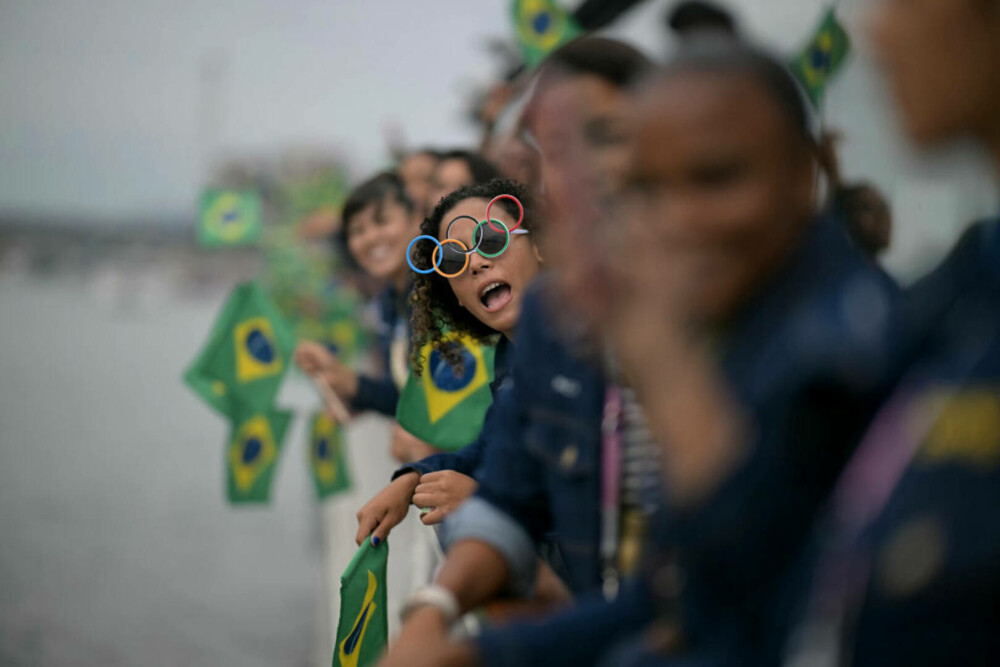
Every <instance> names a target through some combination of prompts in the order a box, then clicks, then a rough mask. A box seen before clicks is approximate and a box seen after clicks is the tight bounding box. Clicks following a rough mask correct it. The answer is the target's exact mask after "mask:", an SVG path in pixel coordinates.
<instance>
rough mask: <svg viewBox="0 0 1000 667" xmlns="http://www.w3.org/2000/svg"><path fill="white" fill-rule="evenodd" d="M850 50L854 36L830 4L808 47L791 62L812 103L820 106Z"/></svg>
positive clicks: (793, 71)
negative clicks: (849, 33)
mask: <svg viewBox="0 0 1000 667" xmlns="http://www.w3.org/2000/svg"><path fill="white" fill-rule="evenodd" d="M850 50H851V38H850V37H849V36H848V34H847V31H846V30H844V26H842V25H841V24H840V21H838V20H837V14H836V12H835V11H834V9H833V8H832V7H831V8H830V9H828V10H827V12H826V14H824V15H823V20H822V21H821V22H820V24H819V27H818V28H817V29H816V32H815V34H814V35H813V37H812V39H811V40H810V41H809V44H808V46H806V48H805V49H803V51H802V52H801V53H800V54H799V55H798V56H797V57H796V58H795V59H794V60H793V61H792V63H791V69H792V73H793V74H795V76H796V78H798V80H799V81H800V82H801V83H802V85H803V86H804V87H805V89H806V92H807V93H808V95H809V99H810V100H812V103H813V105H815V106H819V103H820V102H821V101H822V99H823V94H824V93H825V92H826V86H827V84H828V83H829V82H830V80H831V79H833V77H834V75H836V74H837V72H838V71H840V68H841V67H842V66H843V64H844V61H845V60H846V59H847V54H848V52H849V51H850Z"/></svg>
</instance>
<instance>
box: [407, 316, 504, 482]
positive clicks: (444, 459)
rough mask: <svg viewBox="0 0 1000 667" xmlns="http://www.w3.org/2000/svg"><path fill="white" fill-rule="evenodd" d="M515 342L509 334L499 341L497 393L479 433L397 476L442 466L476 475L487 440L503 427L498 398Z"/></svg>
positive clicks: (495, 374)
mask: <svg viewBox="0 0 1000 667" xmlns="http://www.w3.org/2000/svg"><path fill="white" fill-rule="evenodd" d="M512 347H513V346H512V345H511V344H510V343H509V342H508V341H507V338H506V336H501V337H500V340H499V341H498V342H497V345H496V354H495V355H494V357H493V382H491V383H490V393H491V394H492V395H493V405H490V407H489V409H487V410H486V416H485V417H483V428H482V430H481V431H480V432H479V437H478V438H476V439H475V440H473V441H472V442H470V443H469V444H468V445H466V446H465V447H462V448H461V449H459V450H456V451H454V452H439V453H437V454H432V455H431V456H428V457H426V458H424V459H421V460H420V461H417V462H415V463H408V464H407V465H405V466H403V467H401V468H400V469H399V470H397V471H396V472H394V473H393V475H392V478H393V479H396V478H397V477H399V476H400V475H403V474H405V473H408V472H410V471H416V472H418V473H420V474H421V475H426V474H427V473H429V472H437V471H439V470H454V471H455V472H460V473H462V474H463V475H468V476H469V477H475V473H476V469H477V468H479V464H480V463H481V462H482V460H483V452H485V451H486V447H487V444H488V442H489V440H490V438H491V437H492V434H494V433H496V432H497V431H498V429H499V425H498V424H497V423H496V409H495V407H496V400H497V393H498V392H500V391H504V390H505V389H506V385H507V384H508V383H507V376H508V375H509V374H510V359H511V356H512V355H513V349H512Z"/></svg>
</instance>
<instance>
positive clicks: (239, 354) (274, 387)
mask: <svg viewBox="0 0 1000 667" xmlns="http://www.w3.org/2000/svg"><path fill="white" fill-rule="evenodd" d="M294 349H295V336H294V334H293V333H292V331H291V329H290V328H289V326H288V324H287V323H286V322H285V320H284V318H283V317H282V316H281V315H280V314H279V313H278V310H277V308H276V307H275V306H274V304H273V303H272V302H271V299H270V298H268V296H267V294H266V293H265V292H264V290H263V289H262V288H261V287H260V285H258V284H257V283H256V282H254V281H251V282H248V283H243V284H241V285H237V286H236V288H235V289H234V290H233V291H232V293H231V294H230V295H229V299H227V301H226V304H225V305H224V306H223V308H222V312H221V313H220V314H219V316H218V318H217V319H216V321H215V325H214V326H213V328H212V333H211V334H210V335H209V338H208V341H207V342H206V344H205V346H204V347H203V348H202V351H201V353H200V354H199V355H198V358H197V359H195V361H194V362H193V363H192V364H191V366H190V367H188V369H187V371H186V372H185V373H184V381H185V382H186V383H187V384H188V385H189V386H190V387H191V388H192V389H193V390H194V391H195V392H197V393H198V394H199V395H200V396H201V397H202V398H203V399H205V401H206V402H207V403H208V404H209V405H211V406H212V407H213V408H215V409H216V410H218V411H219V412H221V413H222V414H224V415H227V416H230V417H232V416H233V415H234V414H235V412H236V410H237V408H238V407H239V406H241V405H245V406H247V407H248V408H249V409H251V410H265V409H267V408H269V407H270V406H271V403H272V402H273V400H274V396H275V394H276V393H277V392H278V389H279V387H280V386H281V381H282V379H283V378H284V376H285V372H286V371H287V370H288V362H289V360H290V359H291V354H292V351H293V350H294Z"/></svg>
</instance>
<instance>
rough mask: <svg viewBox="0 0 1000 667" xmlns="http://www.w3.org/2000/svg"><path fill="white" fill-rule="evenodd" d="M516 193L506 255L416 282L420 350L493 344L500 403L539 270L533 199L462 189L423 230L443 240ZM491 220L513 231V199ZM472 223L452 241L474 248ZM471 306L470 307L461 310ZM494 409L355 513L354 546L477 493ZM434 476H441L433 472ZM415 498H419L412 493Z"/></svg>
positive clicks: (508, 191)
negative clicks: (467, 436) (471, 340)
mask: <svg viewBox="0 0 1000 667" xmlns="http://www.w3.org/2000/svg"><path fill="white" fill-rule="evenodd" d="M500 195H511V196H513V197H516V198H517V199H518V201H520V202H521V204H522V206H523V207H524V216H523V220H522V221H521V224H520V225H519V226H518V227H517V229H515V231H514V233H513V234H512V235H511V236H510V245H509V246H508V248H507V250H505V251H504V252H503V254H502V255H500V256H499V257H496V258H486V257H482V256H480V255H478V254H473V255H470V260H469V266H468V267H466V270H465V271H464V272H463V273H462V274H461V275H459V276H456V277H454V278H444V277H442V276H439V275H437V274H427V275H419V276H417V278H416V286H415V293H416V295H417V298H416V301H415V306H414V312H415V317H414V322H415V323H416V324H415V327H414V342H413V347H414V348H415V349H422V348H423V347H424V345H425V344H426V343H428V342H431V343H441V342H442V341H443V340H444V338H445V330H444V329H445V327H447V330H448V331H452V332H459V333H464V334H468V335H470V336H474V337H476V338H478V339H480V340H484V341H486V340H493V339H496V353H495V356H494V368H493V378H494V379H493V382H492V383H491V385H490V391H491V393H492V394H493V396H494V401H495V400H496V396H497V392H498V391H500V390H501V387H502V386H503V384H504V382H505V380H506V378H507V374H508V370H509V366H510V357H511V353H512V344H511V340H512V339H513V337H514V332H515V330H516V328H517V325H518V322H519V320H520V313H521V303H522V301H523V298H524V293H525V292H526V291H527V287H528V285H529V284H530V283H531V281H532V280H533V279H534V277H535V274H536V273H538V271H539V269H540V266H541V262H540V258H541V255H540V254H539V252H538V246H537V245H536V244H537V243H538V238H539V234H540V233H541V230H542V226H543V225H542V219H541V213H540V211H539V210H538V207H537V205H536V204H535V200H534V197H533V195H532V194H531V193H530V192H529V191H528V190H527V188H525V187H524V186H522V185H519V184H517V183H515V182H513V181H507V180H500V179H497V180H493V181H490V182H488V183H486V184H484V185H474V186H468V187H463V188H460V189H458V190H456V191H455V192H453V193H451V194H449V195H448V196H446V197H444V198H443V199H442V200H441V201H440V202H439V204H438V206H436V207H435V209H434V210H433V211H432V212H431V214H430V216H428V217H427V219H426V220H425V221H424V223H423V224H422V225H421V230H420V233H421V234H427V235H429V236H434V237H435V238H439V239H442V240H443V239H444V238H445V234H446V232H447V227H448V223H449V222H450V221H451V220H453V219H455V218H457V217H459V216H462V215H470V216H472V217H474V218H476V219H477V220H482V219H484V218H483V216H484V214H485V210H486V205H487V203H488V202H489V201H491V200H492V199H493V198H494V197H498V196H500ZM490 215H491V216H492V217H495V218H498V219H500V220H501V221H503V222H505V223H506V224H507V225H508V227H514V226H515V224H516V223H517V220H518V217H519V211H518V208H517V206H516V205H515V204H514V202H513V201H511V200H509V199H500V200H498V201H497V204H496V205H495V206H494V207H493V209H492V210H491V213H490ZM472 234H473V228H472V222H471V221H470V220H464V221H460V222H459V223H457V224H456V226H455V227H454V228H453V229H452V236H451V238H457V239H459V240H463V239H464V240H463V242H464V243H466V244H467V245H468V246H469V247H471V245H472ZM433 249H434V246H432V245H431V244H430V243H427V246H426V247H423V246H417V248H416V250H415V251H414V261H415V262H416V263H417V264H418V265H420V263H422V262H427V263H429V262H430V260H431V252H432V250H433ZM487 287H489V288H490V290H489V291H490V294H483V295H482V296H480V294H479V292H480V290H483V289H485V288H487ZM463 304H468V305H463ZM493 413H494V409H493V407H492V406H491V407H490V409H489V410H488V411H487V413H486V417H485V419H484V423H483V429H482V435H481V436H480V437H479V438H478V439H476V440H475V441H474V442H472V443H470V444H468V445H467V446H465V447H463V448H461V449H459V450H458V451H455V452H440V453H437V454H433V455H431V456H429V457H427V458H424V459H422V460H419V461H415V462H412V463H408V464H406V465H404V466H403V467H401V468H399V469H398V470H397V471H396V472H395V474H394V475H393V481H392V483H391V484H389V485H388V486H387V487H386V488H385V489H383V490H382V491H380V492H379V493H378V494H377V495H376V496H375V497H373V498H372V499H371V500H370V501H369V502H368V503H366V504H365V506H364V507H362V508H361V510H360V511H359V512H358V533H357V541H358V543H359V544H360V543H361V541H362V540H364V539H365V538H366V537H368V536H371V540H372V544H376V545H377V544H378V543H379V542H381V541H383V540H385V539H386V537H388V535H389V532H390V531H391V530H392V528H393V527H395V526H396V525H397V524H398V523H399V522H400V521H402V520H403V519H404V518H405V517H406V513H407V510H408V508H409V505H410V503H411V502H417V501H419V502H418V504H419V505H420V506H421V507H433V508H434V510H433V511H431V512H429V513H427V514H425V515H423V516H421V521H423V522H424V523H425V524H435V523H438V522H440V521H441V519H442V518H443V517H444V516H445V514H446V513H447V512H448V511H450V510H451V509H453V508H454V507H455V506H457V505H458V504H459V503H460V502H461V501H462V500H464V499H465V498H466V497H467V496H468V495H470V494H471V493H472V491H473V490H474V489H475V485H476V482H475V480H474V479H473V474H474V473H475V470H476V468H477V467H478V465H479V462H480V460H481V458H482V453H483V449H484V447H485V446H486V443H487V438H488V434H489V433H490V432H491V431H492V430H493V428H495V426H493V425H492V420H493ZM435 473H437V474H435ZM415 494H418V495H419V497H418V498H416V499H415V498H414V495H415Z"/></svg>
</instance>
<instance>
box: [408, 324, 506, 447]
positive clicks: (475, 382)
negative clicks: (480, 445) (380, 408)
mask: <svg viewBox="0 0 1000 667" xmlns="http://www.w3.org/2000/svg"><path fill="white" fill-rule="evenodd" d="M445 339H446V340H447V341H449V342H451V343H453V344H456V345H461V346H462V362H463V364H462V369H461V372H460V373H457V372H455V369H453V368H452V367H451V366H450V365H449V364H448V362H447V361H445V359H444V356H443V355H442V354H441V353H440V352H439V351H438V350H436V349H434V347H433V346H432V344H431V343H427V344H426V345H424V348H423V350H421V355H420V356H421V358H422V359H425V360H426V366H425V367H424V369H423V372H422V374H421V376H420V377H417V376H416V375H414V374H413V373H411V374H410V377H409V379H408V380H407V381H406V386H404V387H403V391H402V392H401V393H400V395H399V403H397V405H396V421H397V422H399V425H400V426H402V427H403V428H405V429H406V430H407V431H409V432H410V433H412V434H413V435H415V436H416V437H418V438H420V439H421V440H423V441H425V442H429V443H430V444H432V445H434V446H435V447H437V448H439V449H444V450H456V449H459V448H461V447H464V446H465V445H467V444H469V443H470V442H472V441H473V440H475V439H476V437H477V436H478V435H479V431H480V430H481V429H482V427H483V419H484V418H485V416H486V411H487V410H488V409H489V407H490V404H491V403H492V402H493V396H492V394H491V393H490V382H492V381H493V357H494V354H495V349H494V348H493V346H491V345H481V344H479V343H477V342H476V341H474V340H473V339H471V338H469V337H468V336H461V335H459V334H456V333H451V334H448V335H447V336H446V338H445Z"/></svg>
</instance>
